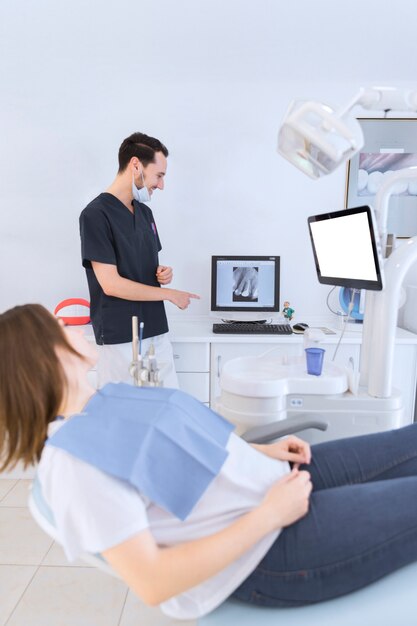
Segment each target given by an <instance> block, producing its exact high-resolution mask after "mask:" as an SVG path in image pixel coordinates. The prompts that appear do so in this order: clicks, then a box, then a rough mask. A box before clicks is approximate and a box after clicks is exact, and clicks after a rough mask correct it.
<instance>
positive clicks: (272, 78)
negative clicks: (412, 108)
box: [0, 0, 417, 318]
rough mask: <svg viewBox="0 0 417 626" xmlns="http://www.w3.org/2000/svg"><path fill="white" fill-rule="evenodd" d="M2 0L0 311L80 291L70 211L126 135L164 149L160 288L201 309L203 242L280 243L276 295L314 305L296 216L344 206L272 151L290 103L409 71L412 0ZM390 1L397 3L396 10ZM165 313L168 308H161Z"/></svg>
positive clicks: (339, 186) (157, 206)
mask: <svg viewBox="0 0 417 626" xmlns="http://www.w3.org/2000/svg"><path fill="white" fill-rule="evenodd" d="M289 4H290V3H284V2H279V1H278V0H257V2H256V3H255V2H249V0H175V1H173V0H158V1H157V2H152V1H151V0H147V1H144V0H101V1H99V0H88V1H87V2H86V1H85V0H67V1H65V0H37V1H36V2H23V1H22V0H20V1H18V0H15V1H13V2H12V1H11V0H9V1H3V2H1V3H0V46H1V48H0V90H1V91H0V94H1V95H0V176H1V178H2V182H1V185H0V280H1V283H0V286H1V290H0V309H1V310H3V309H5V308H8V307H10V306H13V305H14V304H17V303H23V302H28V301H38V302H41V303H43V304H45V305H46V306H48V307H49V308H53V307H54V305H55V304H56V303H57V302H59V301H60V300H61V299H63V298H66V297H70V296H87V294H88V292H87V287H86V282H85V277H84V273H83V270H82V268H81V265H80V252H79V235H78V215H79V213H80V211H81V209H82V208H83V207H84V206H85V205H86V204H87V203H88V201H89V200H90V199H92V198H93V197H94V196H95V195H97V194H98V193H100V191H102V190H103V189H104V188H105V187H106V186H107V185H108V184H109V183H110V182H111V180H112V179H113V177H114V175H115V172H116V164H117V151H118V147H119V145H120V143H121V141H122V139H123V138H124V137H126V136H127V135H129V134H130V133H131V132H134V131H137V130H140V131H143V132H146V133H149V134H151V135H155V136H157V137H158V138H160V139H161V140H162V141H163V142H164V143H165V144H166V145H167V146H168V148H169V150H170V157H169V165H168V174H167V178H166V189H165V191H164V192H163V193H160V192H158V193H156V194H154V198H153V200H152V205H151V206H152V209H153V211H154V214H155V217H156V221H157V224H158V227H159V231H160V235H161V239H162V242H163V246H164V249H163V253H162V257H161V260H162V262H163V263H167V264H170V265H172V266H173V267H174V271H175V281H174V284H173V286H174V287H177V288H179V289H186V290H190V291H195V292H197V293H199V294H201V296H202V300H201V301H200V302H195V303H193V305H192V306H191V307H190V309H189V310H188V312H185V313H183V314H184V315H187V314H204V313H206V312H207V311H208V309H209V274H210V255H211V254H279V255H281V263H282V287H281V302H282V301H283V300H284V299H288V300H290V302H291V304H292V306H294V307H295V308H296V310H297V313H298V315H299V317H301V318H302V314H303V312H305V314H307V313H309V314H319V313H324V312H326V307H325V296H326V294H327V291H328V289H327V288H325V287H322V286H320V285H319V284H318V283H317V280H316V276H315V271H314V267H313V262H312V254H311V250H310V244H309V241H308V234H307V228H306V217H307V216H308V215H311V214H314V213H317V212H322V211H325V210H336V209H339V208H342V207H343V201H344V182H345V172H344V171H343V170H340V171H339V172H338V173H337V174H335V175H334V176H332V177H330V178H328V179H325V180H321V181H318V182H313V181H310V180H308V179H306V178H305V177H303V175H302V174H301V173H299V172H297V171H296V170H295V169H294V168H292V166H290V165H289V164H287V163H286V162H285V161H284V160H282V159H281V158H280V157H279V156H278V155H277V154H276V148H275V143H276V135H277V130H278V126H279V123H280V120H281V118H282V116H283V114H284V112H285V109H286V107H287V105H288V103H289V101H290V100H291V99H292V98H294V97H314V98H319V99H325V100H327V101H328V102H329V103H334V104H338V103H344V102H345V101H347V100H348V99H349V98H350V97H351V95H352V94H353V93H354V92H355V91H356V90H357V89H358V88H359V87H360V86H361V85H370V84H375V83H384V84H390V85H401V84H404V85H413V83H414V86H415V85H416V83H417V79H416V73H415V50H414V48H415V24H416V18H417V5H416V4H415V2H414V0H397V2H395V5H392V3H388V2H386V0H378V1H377V0H368V1H367V0H350V2H349V3H335V2H333V1H331V0H316V1H315V2H314V3H312V2H310V0H301V1H300V0H299V1H298V2H294V3H292V4H291V6H287V5H289ZM394 11H395V12H394ZM169 307H170V308H169V313H171V314H173V313H177V310H176V309H175V310H174V308H173V307H171V305H169Z"/></svg>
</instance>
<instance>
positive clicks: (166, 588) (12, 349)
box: [0, 305, 417, 619]
mask: <svg viewBox="0 0 417 626" xmlns="http://www.w3.org/2000/svg"><path fill="white" fill-rule="evenodd" d="M0 354H1V357H2V358H1V360H0V441H1V442H3V444H4V445H3V447H4V450H3V457H2V458H3V461H4V463H3V466H2V467H3V469H4V468H5V467H12V466H13V464H14V463H15V462H17V461H18V460H21V461H23V462H24V463H25V464H29V463H33V462H36V461H39V467H38V478H39V481H40V483H41V487H42V493H43V496H44V499H45V500H46V502H47V504H48V505H49V507H50V509H51V511H52V513H53V516H54V519H55V524H56V527H57V530H58V534H59V539H60V542H61V543H62V545H63V547H64V550H65V552H66V554H67V556H68V558H69V559H75V558H76V557H77V556H78V555H80V554H81V553H82V552H101V553H102V554H103V556H104V557H105V559H106V560H107V561H108V563H110V565H111V566H112V567H113V568H114V570H116V571H117V572H118V573H119V574H120V576H121V577H122V578H123V579H124V580H125V581H126V582H127V584H128V585H129V586H130V587H131V588H132V589H133V590H134V591H135V592H136V593H137V594H138V596H140V597H141V598H142V599H143V601H144V602H146V603H148V604H151V605H156V604H160V605H161V608H162V610H163V611H164V612H165V613H167V614H168V615H170V616H173V617H177V618H181V619H184V618H196V617H198V616H200V615H203V614H205V613H207V612H209V611H211V610H212V609H214V608H215V607H216V606H217V605H218V604H220V603H221V602H222V601H223V600H225V599H226V598H227V597H228V596H234V597H236V598H239V599H240V600H242V601H245V602H250V603H255V604H259V605H267V606H297V605H303V604H308V603H313V602H318V601H321V600H325V599H328V598H332V597H336V596H340V595H342V594H345V593H348V592H349V591H352V590H354V589H357V588H358V587H362V586H364V585H366V584H368V583H370V582H372V581H374V580H376V579H378V578H380V577H381V576H383V575H385V574H387V573H389V572H391V571H393V570H395V569H397V568H399V567H401V566H403V565H405V564H406V563H408V562H410V561H412V560H415V559H417V425H416V426H415V425H412V426H409V427H407V428H403V429H399V430H396V431H392V432H389V433H381V434H377V435H370V436H364V437H356V438H352V439H346V440H340V441H336V442H328V443H324V444H320V445H317V446H313V448H312V454H311V453H310V448H309V446H308V445H307V444H306V443H304V442H302V441H301V440H300V439H298V438H296V437H288V438H287V439H285V440H282V441H279V442H278V443H274V444H271V445H267V446H261V445H253V446H251V445H249V444H247V443H245V442H244V441H242V440H241V439H240V438H238V437H237V436H235V435H234V434H233V433H232V432H231V428H230V426H229V425H228V423H227V422H226V421H225V420H223V419H222V418H221V417H220V416H217V415H216V414H215V413H213V412H211V411H210V410H209V409H207V408H206V407H203V406H202V405H201V404H200V403H198V402H197V401H195V400H193V399H192V398H191V397H190V396H187V395H186V394H183V393H182V392H180V391H178V390H170V389H165V390H164V389H159V390H156V389H144V388H133V387H131V386H129V385H123V384H119V385H112V384H110V385H107V386H106V387H104V388H103V389H102V390H100V391H98V392H96V391H95V390H94V389H93V388H92V387H91V386H90V385H89V383H88V380H87V372H88V370H89V369H90V368H91V366H92V365H93V363H94V361H95V352H94V348H93V346H92V345H90V344H89V343H88V342H87V341H85V340H84V338H83V336H82V334H80V333H79V332H77V331H74V330H69V329H64V328H62V327H61V326H60V325H59V323H58V322H57V321H56V320H55V318H54V317H53V316H52V315H51V314H49V313H48V312H47V311H46V309H44V308H43V307H41V306H40V305H26V306H19V307H16V308H14V309H11V310H9V311H7V312H6V313H3V314H2V315H0ZM47 438H48V439H47ZM46 440H47V441H46ZM307 468H308V469H307Z"/></svg>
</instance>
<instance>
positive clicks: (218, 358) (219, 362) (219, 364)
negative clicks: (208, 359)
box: [217, 355, 222, 378]
mask: <svg viewBox="0 0 417 626" xmlns="http://www.w3.org/2000/svg"><path fill="white" fill-rule="evenodd" d="M221 362H222V357H221V355H219V356H218V357H217V378H220V369H221Z"/></svg>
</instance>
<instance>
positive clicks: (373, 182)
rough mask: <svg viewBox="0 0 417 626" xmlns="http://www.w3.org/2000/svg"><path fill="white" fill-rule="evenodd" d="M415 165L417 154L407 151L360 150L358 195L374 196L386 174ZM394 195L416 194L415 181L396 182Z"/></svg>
mask: <svg viewBox="0 0 417 626" xmlns="http://www.w3.org/2000/svg"><path fill="white" fill-rule="evenodd" d="M416 165H417V154H414V153H409V152H401V153H398V152H384V153H380V152H377V153H370V152H361V154H360V155H359V170H358V196H374V195H375V194H376V193H377V192H378V189H379V188H380V186H381V184H382V182H383V180H384V179H385V177H386V176H389V174H391V173H392V172H395V171H397V170H402V169H403V168H405V167H412V166H416ZM393 194H394V195H403V196H417V182H416V181H412V182H409V183H397V185H396V186H395V188H394V191H393Z"/></svg>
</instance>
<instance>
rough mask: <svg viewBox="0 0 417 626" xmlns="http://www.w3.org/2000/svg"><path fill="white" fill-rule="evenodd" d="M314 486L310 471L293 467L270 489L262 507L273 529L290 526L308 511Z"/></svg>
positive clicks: (267, 521)
mask: <svg viewBox="0 0 417 626" xmlns="http://www.w3.org/2000/svg"><path fill="white" fill-rule="evenodd" d="M312 488H313V486H312V484H311V480H310V474H309V472H304V471H300V470H298V469H293V470H292V472H291V473H290V474H288V475H287V476H285V477H284V478H282V479H281V480H279V481H278V482H276V483H275V485H273V486H272V487H271V488H270V489H269V491H268V493H267V494H266V497H265V499H264V501H263V502H262V504H261V505H260V507H261V508H262V513H263V515H264V516H265V521H266V523H267V524H269V525H270V528H271V531H272V530H276V529H277V528H283V527H285V526H290V525H291V524H293V523H294V522H296V521H298V520H299V519H301V518H302V517H304V515H306V514H307V513H308V508H309V500H310V493H311V490H312Z"/></svg>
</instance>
